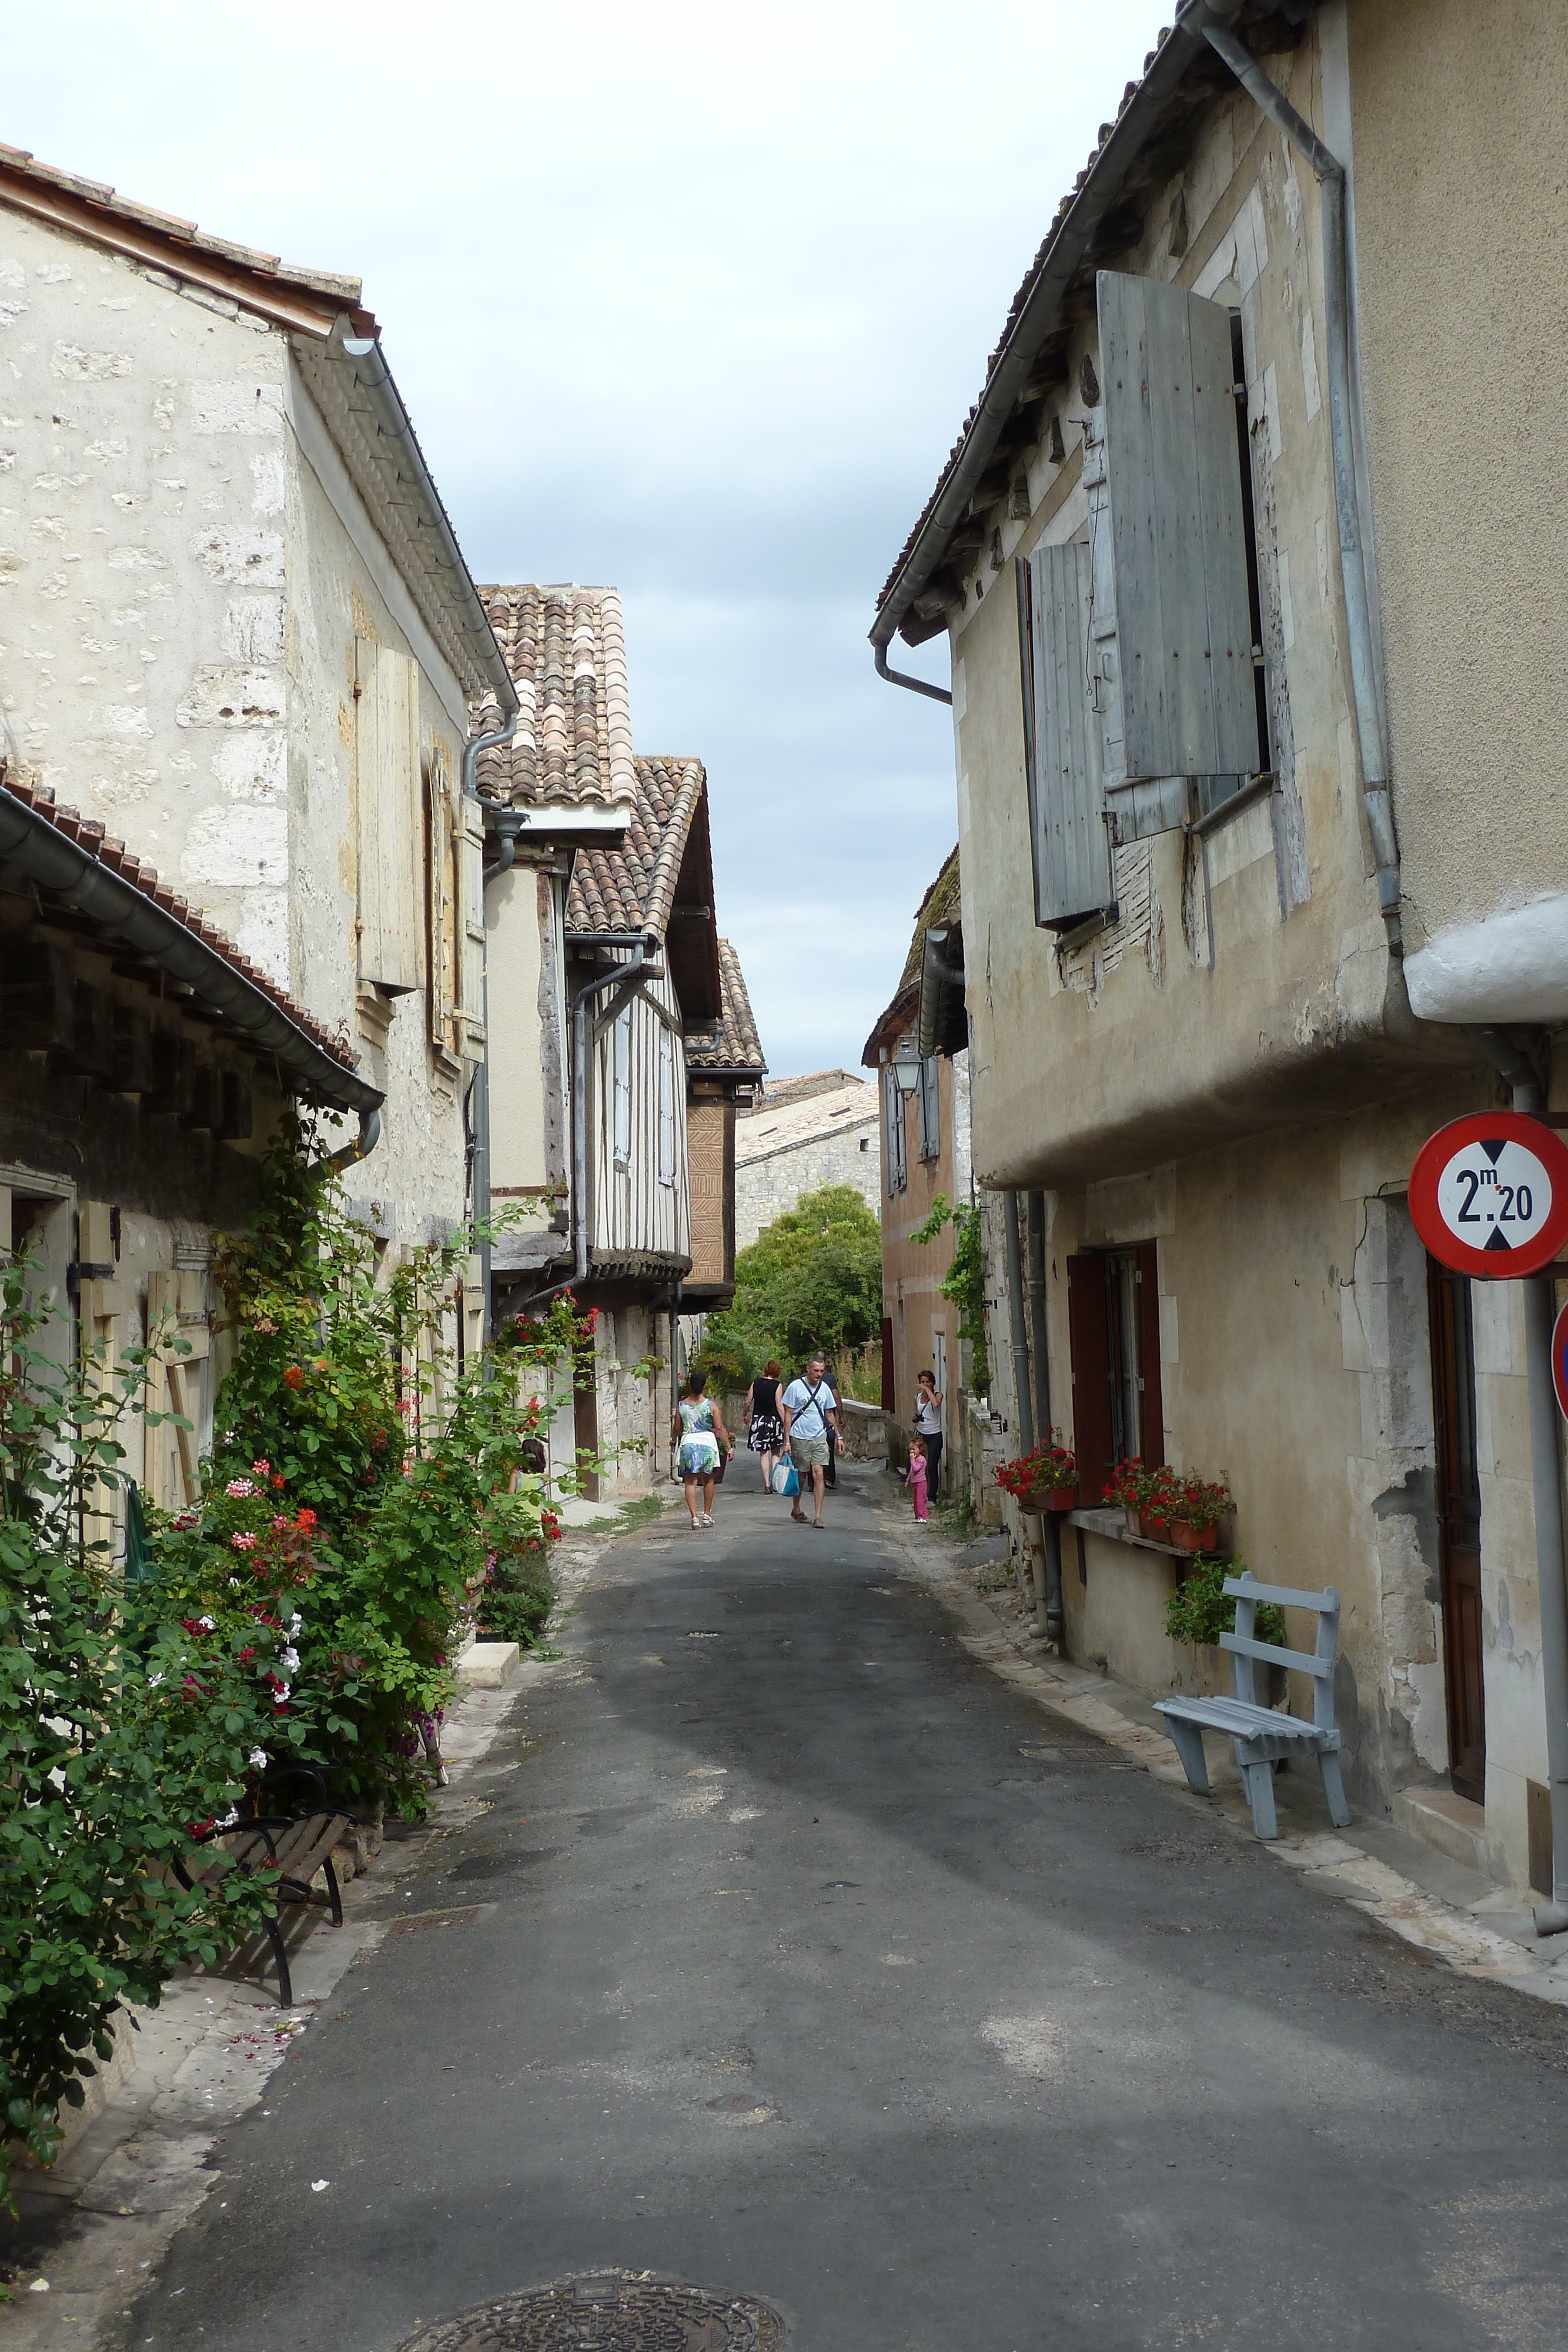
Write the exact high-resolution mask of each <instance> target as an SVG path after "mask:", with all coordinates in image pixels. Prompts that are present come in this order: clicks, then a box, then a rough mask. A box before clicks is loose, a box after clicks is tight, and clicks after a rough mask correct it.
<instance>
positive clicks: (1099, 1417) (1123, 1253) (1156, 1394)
mask: <svg viewBox="0 0 1568 2352" xmlns="http://www.w3.org/2000/svg"><path fill="white" fill-rule="evenodd" d="M1067 1322H1068V1335H1069V1339H1070V1342H1071V1357H1072V1435H1073V1445H1074V1450H1075V1451H1076V1453H1077V1455H1078V1484H1079V1491H1080V1493H1081V1495H1082V1498H1083V1501H1084V1503H1085V1505H1086V1506H1087V1507H1091V1508H1092V1507H1093V1506H1094V1504H1096V1503H1097V1502H1098V1501H1099V1499H1100V1496H1101V1495H1102V1493H1103V1489H1104V1486H1105V1481H1106V1479H1107V1478H1108V1477H1109V1476H1110V1474H1111V1467H1112V1465H1113V1463H1116V1462H1120V1461H1123V1460H1125V1459H1129V1458H1130V1459H1132V1460H1134V1461H1142V1462H1148V1463H1159V1462H1163V1461H1164V1460H1165V1412H1164V1405H1163V1401H1162V1398H1161V1394H1160V1302H1159V1262H1158V1253H1157V1251H1156V1248H1155V1244H1154V1243H1153V1242H1142V1243H1139V1244H1137V1245H1136V1246H1135V1247H1134V1248H1131V1249H1120V1250H1084V1251H1082V1253H1081V1254H1080V1255H1077V1256H1076V1257H1070V1258H1069V1259H1068V1261H1067Z"/></svg>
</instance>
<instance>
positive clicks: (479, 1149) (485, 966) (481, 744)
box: [462, 709, 518, 1344]
mask: <svg viewBox="0 0 1568 2352" xmlns="http://www.w3.org/2000/svg"><path fill="white" fill-rule="evenodd" d="M517 717H518V713H517V710H515V709H514V710H513V711H512V713H511V715H510V717H509V718H508V719H507V723H506V725H505V726H504V727H498V728H497V729H496V730H495V731H494V732H493V733H491V734H489V735H475V736H472V737H471V738H470V739H469V740H468V741H467V742H466V743H465V744H464V746H463V778H462V782H463V793H464V797H465V799H467V800H476V799H477V798H478V794H477V793H476V791H475V789H474V779H475V773H476V770H477V767H478V764H479V754H480V752H481V751H488V750H490V749H491V748H492V747H494V746H498V745H500V744H504V743H509V742H510V741H511V740H512V738H513V736H514V735H515V734H516V733H517ZM482 805H483V804H482ZM496 838H497V843H498V845H499V856H497V860H496V863H495V865H494V866H481V867H480V877H481V878H480V883H479V892H480V899H481V904H482V903H483V899H484V894H485V892H486V890H487V889H488V888H489V887H490V885H491V883H492V882H495V881H497V880H498V879H499V877H501V876H502V875H503V874H506V873H508V872H509V871H510V869H511V866H512V865H513V863H514V861H515V859H516V857H517V825H516V824H511V825H507V824H504V823H503V824H499V825H497V827H496ZM479 987H480V1000H479V1009H480V1013H481V1016H482V1018H483V1020H484V1024H485V1051H484V1055H483V1057H482V1059H481V1060H480V1062H479V1064H478V1066H477V1067H476V1070H475V1072H474V1085H473V1097H474V1100H473V1138H474V1139H473V1149H474V1183H473V1196H474V1222H475V1223H476V1226H477V1227H478V1228H479V1315H480V1322H479V1338H480V1341H481V1344H483V1343H484V1342H485V1341H486V1340H488V1339H489V1338H490V1337H491V1335H492V1333H493V1332H494V1330H495V1328H496V1310H495V1304H494V1301H493V1300H492V1298H491V1296H490V1288H491V1280H492V1276H491V1257H492V1251H491V1245H490V1231H489V1228H490V927H489V924H488V922H487V921H486V926H485V954H484V958H483V961H482V963H481V967H480V980H479Z"/></svg>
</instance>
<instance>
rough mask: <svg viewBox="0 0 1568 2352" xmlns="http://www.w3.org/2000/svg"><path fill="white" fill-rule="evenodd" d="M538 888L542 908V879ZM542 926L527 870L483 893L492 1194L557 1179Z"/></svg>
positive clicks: (534, 883) (533, 879)
mask: <svg viewBox="0 0 1568 2352" xmlns="http://www.w3.org/2000/svg"><path fill="white" fill-rule="evenodd" d="M543 887H544V891H545V893H546V894H547V901H548V892H549V880H548V877H547V878H546V880H545V882H544V885H543ZM548 919H549V909H548V903H547V906H546V908H545V912H544V913H543V915H541V911H540V879H539V877H538V875H537V874H536V873H535V871H534V869H533V867H532V866H513V867H512V868H511V871H510V872H509V873H507V874H502V875H500V876H498V877H497V879H496V880H495V881H493V882H492V883H491V884H490V885H489V887H487V889H486V893H485V940H486V945H485V955H486V983H487V987H488V991H489V1003H490V1056H489V1066H490V1183H491V1189H492V1191H493V1192H495V1191H497V1189H500V1190H507V1189H512V1188H517V1187H522V1186H528V1185H545V1184H549V1183H551V1182H553V1181H556V1178H557V1177H558V1175H559V1173H561V1172H563V1171H559V1170H558V1169H556V1168H555V1167H554V1166H552V1164H551V1161H552V1157H553V1155H551V1154H550V1152H549V1149H548V1144H547V1126H546V1116H545V1104H546V1079H545V1068H544V1056H543V1054H542V1051H541V1033H542V1031H543V1028H544V1025H545V1024H544V1021H543V1019H542V1017H541V1013H540V1004H539V989H540V982H541V979H542V977H543V974H544V971H545V948H546V938H545V934H544V928H543V927H544V925H545V923H547V922H548Z"/></svg>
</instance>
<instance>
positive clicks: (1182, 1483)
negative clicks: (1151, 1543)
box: [1145, 1470, 1235, 1552]
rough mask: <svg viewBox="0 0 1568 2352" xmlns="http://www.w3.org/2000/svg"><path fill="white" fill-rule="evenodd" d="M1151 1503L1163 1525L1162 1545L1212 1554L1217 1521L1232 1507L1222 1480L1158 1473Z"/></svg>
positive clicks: (1216, 1540)
mask: <svg viewBox="0 0 1568 2352" xmlns="http://www.w3.org/2000/svg"><path fill="white" fill-rule="evenodd" d="M1154 1501H1155V1509H1156V1510H1157V1512H1158V1515H1159V1517H1160V1518H1161V1519H1162V1520H1163V1521H1164V1522H1165V1530H1166V1531H1165V1535H1164V1537H1163V1538H1162V1541H1164V1542H1166V1543H1169V1544H1174V1545H1175V1546H1176V1549H1177V1550H1178V1551H1190V1552H1211V1551H1212V1550H1213V1549H1214V1548H1215V1546H1216V1544H1218V1541H1219V1522H1220V1520H1221V1519H1222V1518H1224V1517H1225V1516H1226V1514H1227V1512H1228V1511H1230V1510H1232V1509H1234V1507H1235V1506H1234V1504H1233V1502H1232V1500H1231V1495H1230V1488H1229V1486H1228V1484H1227V1483H1226V1481H1225V1480H1224V1479H1223V1478H1199V1477H1197V1476H1196V1475H1193V1476H1186V1475H1183V1473H1182V1472H1180V1471H1177V1470H1163V1471H1162V1472H1161V1473H1160V1485H1159V1488H1158V1492H1157V1495H1156V1496H1155V1498H1154ZM1147 1507H1148V1506H1147V1505H1145V1509H1147Z"/></svg>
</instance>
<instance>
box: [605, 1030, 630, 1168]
mask: <svg viewBox="0 0 1568 2352" xmlns="http://www.w3.org/2000/svg"><path fill="white" fill-rule="evenodd" d="M610 1043H611V1076H612V1088H613V1099H612V1107H611V1108H612V1128H611V1142H610V1149H611V1153H612V1158H613V1160H614V1162H615V1165H616V1167H617V1168H629V1167H630V1166H631V1165H632V1007H631V1006H630V1005H629V1004H623V1005H622V1008H621V1010H620V1012H619V1013H617V1014H616V1015H615V1019H614V1022H613V1024H612V1027H611V1032H610Z"/></svg>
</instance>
